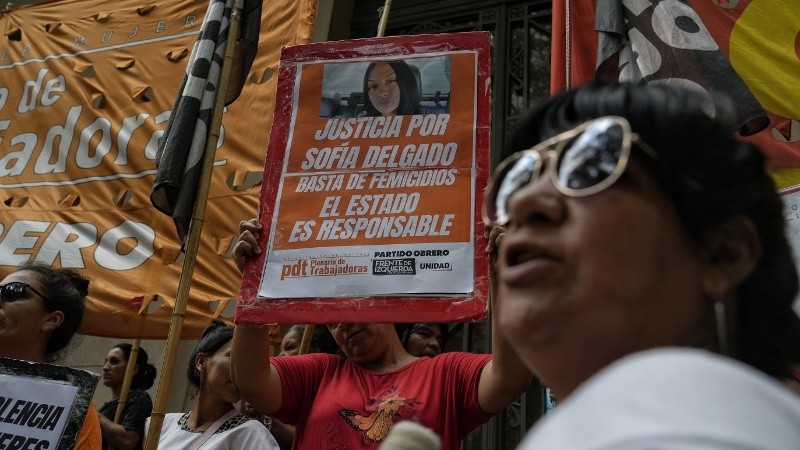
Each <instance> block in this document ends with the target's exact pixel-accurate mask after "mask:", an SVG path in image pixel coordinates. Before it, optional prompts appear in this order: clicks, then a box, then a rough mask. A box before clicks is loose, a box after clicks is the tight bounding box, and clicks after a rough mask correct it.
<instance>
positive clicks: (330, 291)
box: [236, 32, 490, 323]
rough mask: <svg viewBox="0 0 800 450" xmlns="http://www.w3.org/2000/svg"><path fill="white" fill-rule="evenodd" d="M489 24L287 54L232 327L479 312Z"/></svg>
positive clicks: (454, 317)
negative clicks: (255, 248) (251, 250)
mask: <svg viewBox="0 0 800 450" xmlns="http://www.w3.org/2000/svg"><path fill="white" fill-rule="evenodd" d="M489 44H490V37H489V34H488V33H482V32H474V33H457V34H446V35H428V36H421V35H419V36H403V37H389V38H374V39H360V40H354V41H339V42H328V43H318V44H310V45H301V46H294V47H288V48H285V49H284V51H283V53H282V56H281V67H280V72H279V79H278V93H277V100H276V107H275V116H274V119H273V123H274V125H273V130H272V137H271V139H270V144H269V150H268V152H267V158H266V163H265V171H264V183H263V188H262V191H261V201H260V220H261V222H262V225H263V231H262V233H261V242H260V246H261V249H262V253H261V255H260V256H259V257H258V258H257V259H254V260H252V261H250V262H249V264H248V266H247V267H246V269H245V274H244V277H243V280H242V290H241V296H240V297H241V299H240V302H239V305H238V307H237V314H236V320H237V322H239V323H274V322H278V323H307V322H310V323H326V322H332V321H348V322H367V321H392V322H400V321H416V320H439V321H458V320H461V321H466V320H474V319H478V318H481V317H483V316H485V314H486V290H487V283H488V280H487V260H486V256H485V254H484V252H483V249H484V247H485V239H484V237H483V225H482V222H481V218H480V199H481V197H482V190H483V187H484V186H485V185H486V182H487V179H488V171H489V168H488V165H489V99H490V88H489V81H488V80H489Z"/></svg>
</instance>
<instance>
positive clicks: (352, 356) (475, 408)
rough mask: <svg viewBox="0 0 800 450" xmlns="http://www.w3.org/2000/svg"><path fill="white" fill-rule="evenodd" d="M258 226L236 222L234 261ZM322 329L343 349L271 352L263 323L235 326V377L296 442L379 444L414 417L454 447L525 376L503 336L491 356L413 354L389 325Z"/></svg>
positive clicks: (514, 394)
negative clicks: (288, 429)
mask: <svg viewBox="0 0 800 450" xmlns="http://www.w3.org/2000/svg"><path fill="white" fill-rule="evenodd" d="M260 228H261V227H260V224H259V222H258V220H256V219H253V220H250V221H244V222H242V223H241V231H242V234H241V236H240V238H239V242H237V244H236V247H235V249H234V256H235V259H236V261H237V264H238V265H239V267H240V269H241V268H242V267H243V266H244V261H245V259H246V258H248V257H250V256H252V255H254V254H258V253H259V252H260V249H259V248H258V235H259V232H260ZM494 316H495V315H494V314H493V315H492V317H494ZM328 329H329V330H330V331H331V334H332V335H333V337H334V339H335V340H336V342H337V344H338V345H339V348H340V349H341V351H342V352H343V353H344V355H345V356H339V355H328V354H319V353H316V354H309V355H301V356H293V357H280V356H278V357H274V358H270V357H269V356H268V355H269V352H268V348H267V346H268V340H267V338H268V330H267V329H266V328H259V327H253V326H236V331H235V334H234V340H233V342H234V344H233V353H232V366H231V368H232V371H233V379H234V382H235V384H236V386H237V388H238V390H239V392H241V393H242V396H243V397H244V398H245V400H247V401H248V402H249V403H251V404H252V405H253V406H254V407H255V408H257V409H258V410H259V411H262V412H264V413H266V414H269V415H271V416H273V417H276V418H278V419H279V420H281V421H283V422H286V423H289V424H291V425H295V426H296V432H295V439H294V444H293V448H295V449H302V448H362V449H365V450H366V449H377V448H378V445H379V444H380V442H381V441H383V439H385V438H386V436H387V435H388V433H389V430H390V429H391V428H392V426H393V424H394V423H396V422H398V421H400V420H408V419H411V420H416V421H418V422H419V423H421V424H422V425H425V426H427V427H429V428H431V429H433V430H434V431H435V432H436V433H438V434H439V435H440V436H441V437H442V448H443V449H446V450H455V449H457V448H459V446H460V444H461V440H462V439H463V438H464V437H465V436H466V435H467V434H468V433H469V432H470V431H472V430H473V429H474V428H476V427H477V426H479V425H480V424H482V423H484V422H486V421H487V420H489V419H490V418H491V417H492V416H493V415H494V414H496V413H498V412H500V411H502V410H503V409H505V407H506V406H508V405H509V404H510V403H511V402H512V401H514V400H515V399H516V398H518V397H519V395H520V394H522V392H524V391H525V389H526V388H527V387H528V386H529V385H530V382H531V374H530V372H529V371H528V369H526V368H525V367H524V366H523V365H522V363H521V361H520V360H519V359H518V358H517V357H516V355H515V354H514V353H513V352H511V351H510V350H511V349H510V347H509V346H508V344H507V343H506V341H505V339H503V338H502V337H500V336H499V335H494V336H493V339H492V354H491V355H478V354H470V353H463V352H449V353H445V354H443V355H441V356H439V357H437V358H417V357H415V356H412V355H410V354H409V353H408V352H407V351H406V350H405V349H404V348H403V346H402V344H401V343H400V339H399V337H398V336H397V333H396V331H395V329H394V325H393V324H390V323H362V324H354V323H335V324H330V325H328ZM495 329H496V328H495Z"/></svg>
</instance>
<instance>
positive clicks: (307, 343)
mask: <svg viewBox="0 0 800 450" xmlns="http://www.w3.org/2000/svg"><path fill="white" fill-rule="evenodd" d="M313 337H314V324H313V323H311V324H308V325H306V327H305V328H304V329H303V339H302V340H300V354H301V355H305V354H306V353H308V350H309V349H311V339H312V338H313Z"/></svg>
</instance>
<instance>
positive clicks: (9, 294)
mask: <svg viewBox="0 0 800 450" xmlns="http://www.w3.org/2000/svg"><path fill="white" fill-rule="evenodd" d="M25 288H28V289H30V290H31V291H33V293H34V294H36V295H38V296H39V297H42V300H47V297H45V296H44V294H42V293H41V292H39V291H37V290H36V289H35V288H34V287H33V286H31V285H30V284H28V283H23V282H21V281H12V282H10V283H6V284H4V285H2V286H0V300H2V301H3V302H5V303H12V302H15V301H17V300H19V299H21V298H24V297H25Z"/></svg>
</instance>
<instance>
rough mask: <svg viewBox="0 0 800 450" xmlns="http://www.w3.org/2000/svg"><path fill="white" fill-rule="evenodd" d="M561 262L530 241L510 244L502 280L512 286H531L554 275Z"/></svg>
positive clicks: (507, 248) (507, 249)
mask: <svg viewBox="0 0 800 450" xmlns="http://www.w3.org/2000/svg"><path fill="white" fill-rule="evenodd" d="M560 262H561V261H560V259H559V258H558V257H557V256H555V255H554V254H553V253H552V252H551V251H549V250H548V249H545V248H544V247H541V246H538V245H536V244H534V243H532V242H530V241H529V240H527V239H525V240H523V239H520V241H519V242H517V243H510V242H509V243H508V246H507V247H506V256H505V266H506V268H505V270H504V271H503V274H502V279H503V281H504V282H505V283H508V284H511V285H518V284H525V285H527V284H530V283H533V282H535V281H540V280H541V279H543V277H547V276H548V275H550V274H552V271H553V270H554V269H556V268H557V264H559V263H560Z"/></svg>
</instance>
